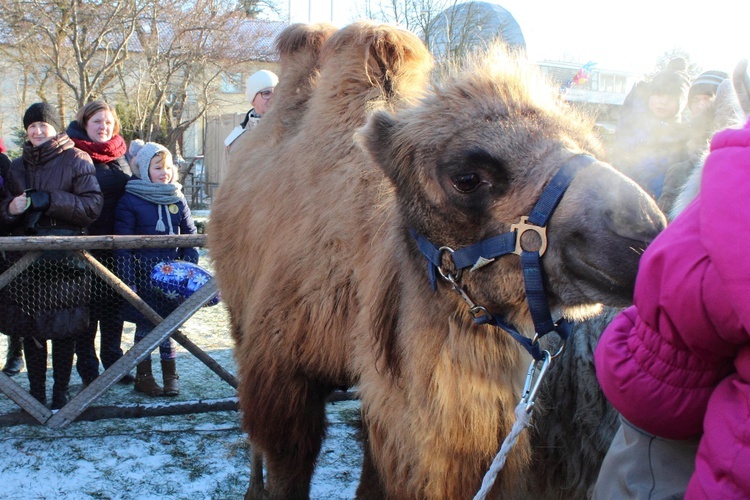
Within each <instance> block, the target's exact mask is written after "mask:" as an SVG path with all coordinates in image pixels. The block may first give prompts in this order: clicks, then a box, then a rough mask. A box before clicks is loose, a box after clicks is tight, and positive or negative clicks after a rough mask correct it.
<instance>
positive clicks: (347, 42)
mask: <svg viewBox="0 0 750 500" xmlns="http://www.w3.org/2000/svg"><path fill="white" fill-rule="evenodd" d="M363 61H364V64H362V62H363ZM432 64H433V62H432V56H431V55H430V53H429V51H428V50H427V48H426V47H425V45H424V43H423V42H422V41H421V40H420V39H419V38H418V37H417V36H416V35H414V34H413V33H411V32H409V31H406V30H403V29H400V28H397V27H395V26H392V25H389V24H376V23H373V22H369V21H360V22H357V23H354V24H351V25H349V26H346V27H345V28H342V29H341V30H339V31H338V32H336V33H335V34H334V35H333V36H332V37H331V38H330V39H329V40H328V42H326V44H325V45H324V46H323V50H322V53H321V66H322V67H323V72H325V73H327V74H328V76H330V78H331V84H335V85H337V86H340V87H339V95H343V96H346V95H353V94H356V93H358V91H359V90H362V89H367V88H368V87H370V88H375V89H376V90H377V91H378V92H379V93H380V94H381V96H382V97H383V98H385V99H387V100H389V99H391V98H393V97H408V96H413V95H415V94H419V95H422V92H423V91H424V87H425V84H426V82H427V77H428V75H429V72H430V70H431V69H432ZM362 68H365V71H364V72H363V71H362ZM334 82H335V83H334Z"/></svg>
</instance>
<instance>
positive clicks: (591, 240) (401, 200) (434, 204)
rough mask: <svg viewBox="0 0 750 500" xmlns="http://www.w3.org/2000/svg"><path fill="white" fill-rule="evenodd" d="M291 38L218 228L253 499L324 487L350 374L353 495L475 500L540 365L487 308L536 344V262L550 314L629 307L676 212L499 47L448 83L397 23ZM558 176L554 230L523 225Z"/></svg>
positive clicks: (512, 459)
mask: <svg viewBox="0 0 750 500" xmlns="http://www.w3.org/2000/svg"><path fill="white" fill-rule="evenodd" d="M277 47H278V50H279V54H280V65H281V73H280V83H279V85H278V87H277V88H276V91H275V94H274V99H275V100H276V103H275V104H274V106H273V107H272V109H271V111H270V112H269V113H268V114H266V115H265V116H264V118H263V119H262V120H261V123H260V125H259V126H258V127H256V128H255V129H254V130H253V131H252V133H249V134H244V135H243V136H241V137H240V138H239V139H238V142H237V144H236V146H235V147H234V148H233V151H232V154H231V156H230V169H229V173H228V175H227V177H226V179H225V180H224V181H223V183H222V185H221V186H220V188H219V190H218V193H217V195H216V198H215V201H214V204H213V206H212V213H211V218H210V222H209V224H208V227H207V234H208V242H209V251H210V253H211V255H212V258H213V259H214V261H215V265H216V277H217V279H218V283H219V286H220V288H221V293H222V298H223V300H224V302H225V303H226V305H227V307H228V310H229V314H230V320H231V325H232V335H233V337H234V340H235V351H234V353H235V359H236V361H237V365H238V380H239V389H238V393H239V399H240V406H241V410H242V414H243V428H244V430H245V431H246V432H247V434H248V436H249V439H250V441H251V443H252V446H253V448H254V450H257V451H258V452H260V453H262V454H263V456H264V458H265V462H266V473H267V475H266V481H265V484H263V482H262V481H257V480H256V481H253V482H251V485H250V487H249V488H248V492H247V495H246V498H261V497H263V498H266V497H268V498H307V497H309V494H310V479H311V477H312V474H313V471H314V468H315V461H316V458H317V456H318V453H319V451H320V448H321V443H322V440H323V438H324V436H325V431H326V420H325V400H326V397H327V395H329V394H330V393H331V392H332V391H333V390H334V389H336V388H339V387H356V390H357V393H358V396H359V398H360V401H361V408H362V425H363V436H364V437H363V451H364V459H363V466H362V472H361V478H360V484H359V487H358V490H357V495H358V497H361V498H399V499H400V498H466V497H469V496H472V495H474V493H476V492H477V490H478V489H479V487H480V484H481V482H482V477H483V475H484V473H485V471H486V470H487V468H488V467H489V465H490V463H491V461H492V459H493V457H494V455H495V453H496V452H497V451H498V449H499V447H500V443H501V441H502V440H503V438H504V436H505V435H506V434H507V433H508V431H509V430H510V428H511V426H512V425H513V422H514V420H515V416H514V407H515V406H516V404H517V403H518V401H519V398H520V397H521V392H522V390H523V383H524V377H525V374H526V370H527V367H528V365H529V361H530V360H531V357H530V356H529V354H527V352H526V350H525V349H524V348H523V347H522V346H521V343H520V342H517V341H516V340H515V339H514V338H512V337H511V336H510V335H509V334H508V333H507V332H506V330H505V329H504V328H499V327H497V326H494V325H492V324H477V322H475V319H476V320H477V321H479V320H481V319H486V318H488V317H489V318H497V317H501V318H502V319H503V324H505V325H506V327H507V328H509V329H513V328H515V329H516V330H517V333H518V334H520V335H521V336H524V337H525V338H526V339H527V340H528V339H529V338H530V337H532V336H533V335H534V333H535V328H536V326H535V319H534V318H533V317H532V314H533V313H532V310H531V309H530V307H529V305H528V302H527V300H526V299H527V296H526V295H527V294H526V289H525V282H524V271H523V270H522V264H521V261H522V260H525V259H526V256H527V255H531V256H532V257H534V256H537V261H538V262H540V263H541V264H540V268H539V269H538V270H537V271H538V275H540V276H542V278H541V283H542V285H543V292H544V293H543V296H544V301H546V302H547V303H548V306H549V307H548V314H549V316H550V317H553V318H554V320H555V321H557V320H559V319H560V318H568V319H583V318H586V317H588V316H591V315H593V314H595V313H596V312H598V311H599V310H601V307H602V304H605V305H609V306H620V307H621V306H625V305H627V304H628V303H629V302H630V300H631V298H632V290H633V285H634V279H635V275H636V269H637V265H638V260H639V256H640V253H641V252H642V250H643V248H645V247H646V245H648V243H649V242H650V241H651V240H652V239H653V238H654V237H655V236H656V235H657V234H658V232H659V231H661V230H662V229H663V228H664V226H665V223H666V222H665V219H664V216H663V214H662V213H661V212H660V211H659V210H658V208H657V207H656V205H655V203H654V202H653V201H652V200H651V199H650V198H649V197H648V195H646V193H645V192H643V191H642V190H641V189H640V188H639V187H638V186H637V185H636V184H635V183H634V182H632V181H630V180H629V179H627V178H626V177H625V176H623V175H622V174H620V173H618V172H617V171H616V170H615V169H613V168H612V167H611V166H610V165H608V164H606V163H604V162H602V161H599V160H597V159H596V157H597V155H599V156H601V145H600V144H599V142H598V140H597V139H596V136H595V135H594V133H593V122H592V120H591V119H587V118H586V117H584V116H582V115H579V114H577V113H576V112H574V111H573V110H572V109H570V108H569V107H568V106H567V105H566V104H565V103H564V102H562V101H561V100H560V99H559V98H558V97H557V95H556V93H555V90H554V88H553V87H552V86H550V85H548V84H547V83H546V82H545V81H544V79H543V78H542V77H541V76H540V75H539V74H538V73H537V72H536V70H534V69H533V68H532V67H531V66H530V65H528V64H523V62H522V61H521V60H519V59H518V57H517V56H515V55H514V54H511V53H509V52H508V51H507V50H505V49H504V48H503V47H501V46H495V47H492V48H491V49H488V50H487V51H486V52H485V53H482V54H478V55H476V56H472V57H468V58H467V60H466V62H465V64H464V65H463V66H462V67H460V68H455V69H454V70H453V71H451V72H448V73H447V74H444V73H441V76H440V78H439V80H438V78H437V77H436V79H435V81H431V80H430V78H431V76H432V74H433V72H432V67H433V62H432V60H431V57H430V55H429V53H428V52H427V50H426V49H425V47H424V45H423V44H422V42H421V41H420V40H419V39H418V38H417V37H415V36H414V35H412V34H410V33H409V32H406V31H403V30H400V29H398V28H395V27H392V26H388V25H378V24H374V23H370V22H365V21H362V22H358V23H355V24H353V25H350V26H347V27H345V28H342V29H340V30H335V29H333V28H332V27H331V26H328V25H293V26H291V27H289V28H287V29H286V30H285V31H284V32H283V33H282V34H281V35H280V37H279V39H278V40H277ZM561 171H565V172H570V176H569V178H568V180H567V181H566V182H569V184H568V185H567V190H563V192H562V193H560V194H559V196H558V198H557V200H556V202H555V207H554V208H553V211H552V212H551V213H550V214H549V220H548V221H546V241H545V240H544V238H543V237H542V235H543V233H544V230H543V229H542V228H540V227H536V228H534V229H531V230H527V229H525V227H526V226H519V225H518V224H519V223H520V220H521V218H522V217H525V216H529V217H530V219H529V220H532V219H531V218H532V217H534V215H533V214H532V215H530V212H531V211H532V209H533V208H534V207H535V203H536V202H537V200H538V199H539V198H540V196H541V197H544V196H545V194H543V193H548V192H549V190H548V186H550V185H554V184H555V182H556V181H555V180H556V179H558V178H559V174H558V172H561ZM560 196H561V198H560ZM514 225H515V226H514ZM511 227H513V228H515V229H511ZM521 228H524V229H521ZM508 234H510V235H511V238H516V239H514V242H515V243H514V244H515V251H517V252H518V253H520V254H521V256H520V257H519V255H515V254H509V255H498V256H494V257H492V256H490V254H486V255H485V253H483V252H484V250H482V251H481V252H480V253H481V255H480V256H479V258H477V259H476V262H475V263H473V265H470V266H466V268H465V269H463V270H459V269H457V267H458V264H457V259H456V258H454V257H453V256H454V255H455V256H458V255H459V254H460V255H466V254H465V252H464V251H465V250H466V249H471V248H476V247H475V246H474V245H475V244H478V243H480V242H483V241H488V238H489V239H492V238H493V237H496V236H498V235H508ZM500 237H501V238H504V236H500ZM545 243H546V244H545ZM425 248H428V249H430V248H431V249H434V251H435V252H436V253H433V254H432V257H431V258H432V260H429V259H430V257H428V258H426V255H425V253H424V252H423V250H424V249H425ZM454 250H455V253H452V252H453V251H454ZM428 253H430V252H429V251H428ZM540 254H541V255H540ZM532 260H533V259H532ZM472 262H473V261H472ZM461 267H464V266H463V265H461ZM472 304H473V305H474V307H471V305H472ZM538 324H539V323H537V325H538ZM553 333H554V331H553ZM529 342H530V341H529ZM531 345H532V346H534V345H536V346H537V347H538V345H539V342H536V341H535V342H534V343H532V344H531ZM541 399H544V398H541ZM540 404H542V403H540ZM542 415H543V412H541V413H540V418H544V417H543V416H542ZM538 456H539V455H538V453H537V450H534V449H532V446H531V445H530V438H529V436H528V435H527V434H522V436H521V438H520V439H519V441H518V443H517V444H516V446H515V448H514V449H513V450H512V453H511V454H510V455H508V458H507V461H506V464H505V467H504V469H503V470H502V472H501V474H500V476H499V477H498V479H497V480H496V481H495V483H494V486H493V488H492V490H491V491H490V497H491V498H500V497H503V498H506V497H507V498H517V497H521V496H523V495H525V494H528V492H529V491H531V489H530V486H529V484H530V483H534V482H535V479H536V478H538V477H539V476H538V474H539V473H540V470H532V469H531V464H532V463H537V462H535V460H537V461H538V458H535V457H538ZM592 467H598V464H592ZM254 473H255V471H254ZM256 479H258V478H257V477H256ZM547 493H548V494H550V495H552V496H555V495H558V494H559V493H557V492H547ZM541 494H544V492H542V493H541Z"/></svg>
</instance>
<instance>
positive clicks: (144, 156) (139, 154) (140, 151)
mask: <svg viewBox="0 0 750 500" xmlns="http://www.w3.org/2000/svg"><path fill="white" fill-rule="evenodd" d="M159 151H166V152H167V154H168V155H170V156H171V153H170V152H169V150H168V149H167V148H165V147H164V146H162V145H161V144H157V143H155V142H147V143H145V144H144V142H143V141H142V140H140V139H133V141H132V142H131V143H130V149H129V150H128V152H129V153H130V157H131V158H132V161H131V165H130V169H131V170H132V171H133V175H134V176H135V177H138V178H139V179H141V180H144V181H146V182H151V178H150V177H149V175H148V167H149V165H151V159H152V158H153V157H154V156H156V153H158V152H159ZM144 174H145V175H144Z"/></svg>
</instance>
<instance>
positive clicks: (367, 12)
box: [357, 0, 505, 63]
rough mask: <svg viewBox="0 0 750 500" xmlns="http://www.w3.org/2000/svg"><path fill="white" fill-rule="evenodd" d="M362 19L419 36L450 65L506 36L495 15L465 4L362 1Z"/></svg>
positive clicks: (433, 0) (435, 0)
mask: <svg viewBox="0 0 750 500" xmlns="http://www.w3.org/2000/svg"><path fill="white" fill-rule="evenodd" d="M357 8H358V10H359V13H360V15H361V16H363V17H367V18H370V19H375V20H378V21H382V22H389V23H395V24H398V25H399V26H401V27H403V28H405V29H407V30H409V31H412V32H414V33H416V34H417V35H419V36H420V37H421V38H422V41H424V43H425V45H427V47H428V48H429V49H430V52H432V54H433V55H434V56H435V57H436V58H437V59H438V60H439V61H441V62H443V63H450V62H452V61H455V60H456V59H458V58H461V57H462V56H463V55H465V54H466V53H468V52H470V51H471V50H473V49H474V48H476V47H477V46H481V45H484V44H486V43H488V42H490V41H491V40H492V39H494V38H498V37H501V36H502V35H503V31H504V28H505V27H504V26H497V23H496V22H495V21H496V19H495V17H494V16H493V12H492V11H491V10H490V9H488V8H487V7H486V6H484V5H482V4H480V3H479V2H465V1H464V0H360V2H359V4H358V6H357Z"/></svg>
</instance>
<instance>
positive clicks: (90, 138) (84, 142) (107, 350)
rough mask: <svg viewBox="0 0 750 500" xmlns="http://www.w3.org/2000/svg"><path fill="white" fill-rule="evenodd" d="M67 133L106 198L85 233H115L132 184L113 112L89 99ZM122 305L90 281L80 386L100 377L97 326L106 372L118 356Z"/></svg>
mask: <svg viewBox="0 0 750 500" xmlns="http://www.w3.org/2000/svg"><path fill="white" fill-rule="evenodd" d="M66 132H67V134H68V137H70V138H71V139H72V140H73V143H75V145H76V147H77V148H78V149H81V150H83V151H85V152H87V153H88V154H89V156H91V159H92V160H93V162H94V166H95V167H96V179H97V181H98V182H99V186H100V187H101V190H102V194H103V195H104V207H103V208H102V213H101V215H100V216H99V218H98V219H97V220H96V221H94V223H93V224H91V226H89V234H92V235H107V234H114V227H115V207H116V206H117V202H118V201H120V198H121V197H122V195H123V194H124V193H125V185H126V184H127V182H128V180H130V166H129V165H128V161H127V159H126V158H125V153H126V151H127V146H126V144H125V140H124V139H123V138H122V136H120V135H119V134H120V120H119V118H118V117H117V112H116V111H115V108H114V107H113V106H111V105H110V104H107V103H106V102H104V101H92V102H90V103H88V104H86V105H85V106H84V107H82V108H81V109H80V110H79V111H78V115H77V116H76V120H74V121H72V122H70V125H68V129H67V131H66ZM91 254H92V255H93V256H94V257H95V258H96V259H97V260H99V262H101V263H102V264H104V265H105V266H107V268H109V269H110V270H111V271H113V272H114V271H115V269H116V268H117V266H116V265H115V262H114V253H113V252H112V251H111V250H93V251H92V252H91ZM122 304H123V301H122V298H121V297H120V296H119V295H118V294H117V293H116V292H115V291H114V290H113V289H112V288H110V287H109V286H108V285H107V284H105V283H104V282H103V281H101V280H98V279H97V280H95V281H94V283H93V288H92V294H91V306H90V309H91V316H90V321H89V327H88V330H87V331H86V333H85V334H84V335H82V336H81V337H80V338H79V339H78V340H77V341H76V356H77V362H76V370H77V371H78V374H79V375H80V377H81V380H82V381H83V384H84V385H88V384H90V383H91V382H92V381H93V380H94V379H95V378H96V377H98V376H99V358H97V357H96V349H95V346H94V339H95V338H96V330H97V328H98V329H99V331H100V335H101V342H100V348H99V355H100V356H101V362H102V365H104V368H105V369H107V368H109V367H110V366H112V365H113V364H114V363H115V361H117V360H118V359H120V358H121V357H122V354H123V353H122V348H121V347H120V343H121V340H122V328H123V322H122V319H121V314H120V311H121V309H122ZM133 380H134V379H133V376H132V375H130V374H126V375H125V376H124V377H122V379H120V383H124V384H131V383H133Z"/></svg>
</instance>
